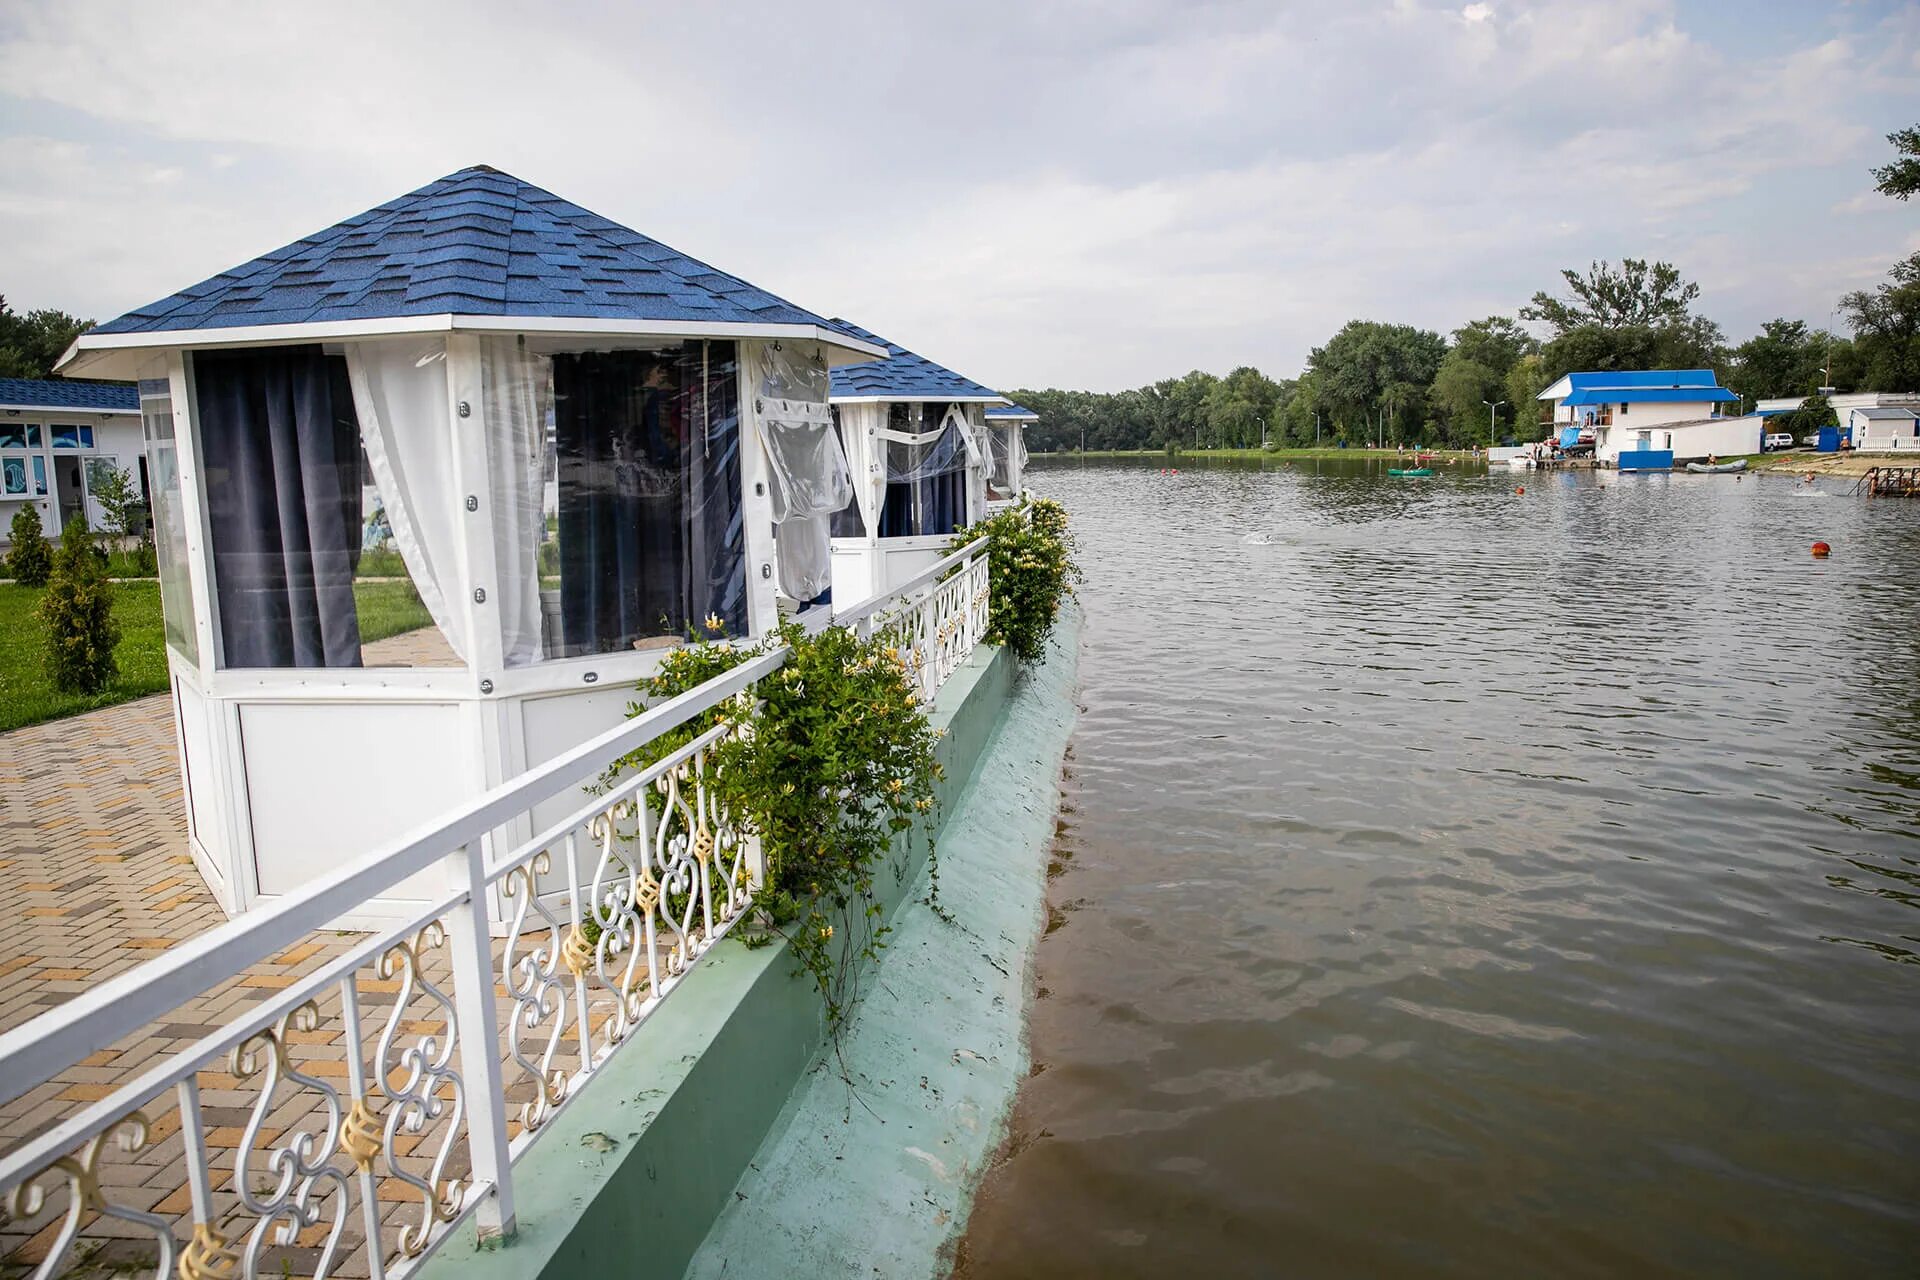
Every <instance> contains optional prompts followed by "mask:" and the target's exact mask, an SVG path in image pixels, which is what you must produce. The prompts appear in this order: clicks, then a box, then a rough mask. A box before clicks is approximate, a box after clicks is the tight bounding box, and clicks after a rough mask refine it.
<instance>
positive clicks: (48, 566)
mask: <svg viewBox="0 0 1920 1280" xmlns="http://www.w3.org/2000/svg"><path fill="white" fill-rule="evenodd" d="M9 538H10V541H9V545H8V547H7V572H8V573H9V574H11V575H13V580H14V581H15V582H17V583H19V584H20V585H21V586H23V587H44V586H46V585H47V574H48V573H49V572H51V571H52V569H53V548H52V547H51V546H49V545H48V544H47V535H46V531H45V528H44V527H43V526H42V525H41V523H40V512H39V511H38V510H37V509H36V508H35V507H34V505H33V504H32V503H31V502H26V503H22V504H21V506H20V509H19V510H18V511H16V512H14V513H13V526H12V528H11V529H10V530H9Z"/></svg>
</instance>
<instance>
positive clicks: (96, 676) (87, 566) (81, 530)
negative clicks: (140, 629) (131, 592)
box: [40, 517, 120, 693]
mask: <svg viewBox="0 0 1920 1280" xmlns="http://www.w3.org/2000/svg"><path fill="white" fill-rule="evenodd" d="M40 620H41V621H42V622H43V623H45V624H46V628H47V675H48V677H49V678H50V679H51V680H52V681H53V685H54V688H56V689H58V690H60V691H61V692H62V693H98V692H100V691H101V690H102V689H104V688H106V687H107V685H108V684H109V683H111V682H112V680H113V678H114V677H115V676H117V675H118V674H120V668H119V666H118V664H116V663H115V662H114V660H113V646H114V645H116V644H118V643H119V642H120V628H119V626H118V625H117V624H116V623H115V622H114V620H113V584H112V583H110V582H109V581H108V580H107V572H106V567H105V565H103V564H102V563H101V558H100V556H99V555H98V553H97V549H96V548H95V547H94V545H93V537H92V535H91V534H89V533H88V531H87V522H86V521H85V520H83V519H80V518H78V517H76V518H75V519H72V520H69V521H67V526H66V528H65V529H64V530H62V532H61V534H60V551H59V553H58V554H57V555H56V556H55V557H54V561H53V573H52V575H51V576H50V577H49V578H48V580H47V594H46V598H45V599H43V600H41V601H40Z"/></svg>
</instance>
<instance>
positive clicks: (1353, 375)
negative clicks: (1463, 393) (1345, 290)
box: [1307, 320, 1447, 443]
mask: <svg viewBox="0 0 1920 1280" xmlns="http://www.w3.org/2000/svg"><path fill="white" fill-rule="evenodd" d="M1446 351H1447V342H1446V339H1444V338H1442V337H1441V336H1440V335H1439V334H1437V333H1434V332H1432V331H1431V330H1427V329H1416V328H1414V327H1413V326H1412V325H1406V324H1381V323H1378V322H1376V321H1372V320H1350V321H1348V322H1347V323H1346V324H1345V325H1343V326H1341V328H1340V331H1339V332H1338V333H1336V334H1334V335H1333V337H1331V338H1329V339H1328V340H1327V344H1326V345H1325V346H1323V347H1315V348H1314V349H1313V352H1312V354H1311V355H1310V356H1309V357H1308V359H1307V367H1308V369H1309V371H1310V372H1312V373H1313V374H1315V375H1317V376H1318V380H1319V381H1318V398H1319V401H1320V402H1321V404H1322V405H1323V406H1324V408H1325V410H1326V411H1327V412H1328V413H1329V414H1330V416H1331V417H1332V418H1333V420H1334V422H1335V423H1336V426H1337V431H1338V433H1339V434H1340V435H1341V437H1342V438H1345V439H1348V440H1351V441H1354V442H1356V443H1359V442H1366V441H1370V440H1372V439H1375V438H1380V439H1386V440H1391V439H1392V438H1393V434H1394V432H1393V429H1394V428H1401V429H1402V430H1404V428H1405V427H1406V426H1407V425H1408V424H1411V425H1412V426H1414V427H1415V428H1417V427H1418V426H1419V425H1420V424H1422V423H1424V422H1425V421H1426V394H1427V388H1429V387H1431V386H1432V385H1433V379H1434V375H1436V374H1437V373H1439V371H1440V361H1441V360H1442V359H1443V358H1444V357H1445V355H1446Z"/></svg>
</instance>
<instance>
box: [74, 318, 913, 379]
mask: <svg viewBox="0 0 1920 1280" xmlns="http://www.w3.org/2000/svg"><path fill="white" fill-rule="evenodd" d="M456 332H458V333H545V334H560V335H577V336H579V337H588V338H592V337H631V338H730V339H738V338H787V339H800V340H803V341H814V342H818V343H820V344H821V345H823V346H825V347H826V348H827V352H828V354H827V365H828V367H829V368H839V367H841V366H842V365H848V364H864V363H866V362H867V361H870V360H872V359H874V358H875V357H882V358H884V357H885V356H886V354H887V352H886V348H884V347H877V346H875V345H874V344H872V343H870V342H866V341H864V340H863V339H860V338H856V337H854V336H852V335H851V334H847V333H842V332H840V331H839V330H837V329H833V328H830V327H828V326H827V325H825V324H815V323H811V322H805V321H799V322H790V323H774V322H765V323H762V322H752V323H748V322H740V321H714V320H609V319H605V318H601V317H586V316H470V315H453V314H439V315H424V316H381V317H377V318H374V319H368V320H316V321H310V322H306V323H300V324H260V325H226V326H222V327H218V328H211V329H154V330H148V331H143V332H138V333H97V332H89V333H83V334H81V335H80V336H79V337H78V338H76V339H74V342H73V345H72V346H70V347H68V348H67V351H66V354H65V355H63V356H61V357H60V362H59V363H58V364H57V365H55V366H54V370H55V372H57V373H62V374H68V375H74V374H79V373H83V372H85V373H88V374H90V375H91V376H94V377H108V378H116V379H118V380H120V381H132V380H133V379H134V378H136V377H137V376H138V369H139V366H140V364H141V363H142V356H143V354H144V353H147V352H154V351H166V350H178V349H183V348H189V347H259V346H277V345H280V344H283V343H288V342H328V341H343V340H347V339H352V338H381V337H404V336H406V335H409V334H417V333H456Z"/></svg>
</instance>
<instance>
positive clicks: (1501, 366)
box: [1431, 316, 1538, 445]
mask: <svg viewBox="0 0 1920 1280" xmlns="http://www.w3.org/2000/svg"><path fill="white" fill-rule="evenodd" d="M1537 345H1538V344H1536V343H1535V342H1534V340H1533V338H1532V337H1531V336H1530V335H1529V334H1528V333H1527V331H1526V330H1524V329H1522V328H1521V327H1520V326H1519V325H1518V324H1516V323H1514V322H1513V321H1512V320H1510V319H1508V318H1507V317H1506V316H1488V317H1487V318H1486V319H1484V320H1475V321H1472V322H1470V323H1468V324H1465V325H1462V326H1461V327H1460V328H1458V329H1455V330H1454V331H1453V345H1452V346H1451V347H1449V348H1448V349H1447V354H1446V356H1445V357H1444V358H1443V359H1442V360H1441V361H1440V371H1439V372H1438V373H1437V374H1435V375H1434V379H1433V388H1432V392H1431V396H1432V403H1433V408H1434V412H1435V413H1436V414H1437V415H1439V417H1440V426H1441V430H1442V434H1443V438H1444V439H1445V440H1446V442H1447V443H1449V444H1458V445H1470V444H1480V443H1483V442H1484V441H1485V440H1486V438H1487V405H1489V404H1493V403H1496V402H1498V401H1501V400H1508V401H1509V403H1508V404H1507V405H1506V406H1505V407H1503V408H1502V409H1501V410H1500V412H1499V421H1500V422H1501V423H1503V424H1511V423H1512V422H1514V421H1515V420H1516V415H1517V413H1518V412H1519V411H1518V410H1517V409H1516V407H1515V405H1514V404H1513V403H1512V402H1511V399H1510V397H1508V396H1507V394H1506V380H1507V373H1508V371H1509V370H1511V369H1512V368H1513V366H1514V365H1515V364H1517V363H1519V361H1520V359H1521V357H1523V356H1525V355H1527V354H1528V353H1530V352H1531V351H1533V349H1534V348H1535V347H1536V346H1537Z"/></svg>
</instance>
